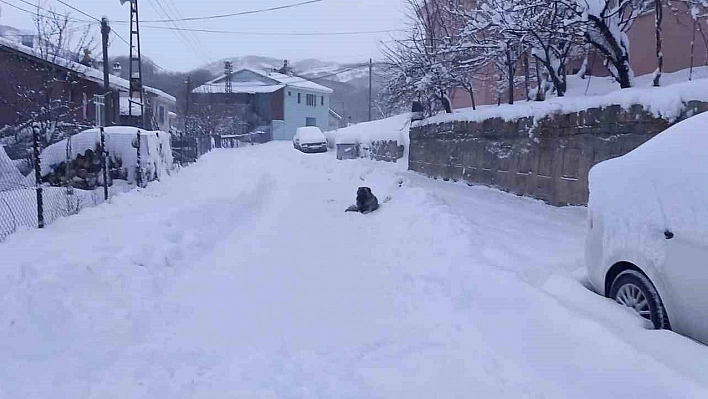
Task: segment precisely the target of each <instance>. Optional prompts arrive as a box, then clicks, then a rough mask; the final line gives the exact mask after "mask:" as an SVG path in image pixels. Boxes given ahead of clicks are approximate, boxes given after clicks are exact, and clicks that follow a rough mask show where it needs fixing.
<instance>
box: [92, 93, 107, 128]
mask: <svg viewBox="0 0 708 399" xmlns="http://www.w3.org/2000/svg"><path fill="white" fill-rule="evenodd" d="M105 100H106V98H105V96H99V95H98V94H96V95H95V96H93V103H94V104H95V105H96V126H106V124H105V121H104V120H103V116H104V115H103V107H105Z"/></svg>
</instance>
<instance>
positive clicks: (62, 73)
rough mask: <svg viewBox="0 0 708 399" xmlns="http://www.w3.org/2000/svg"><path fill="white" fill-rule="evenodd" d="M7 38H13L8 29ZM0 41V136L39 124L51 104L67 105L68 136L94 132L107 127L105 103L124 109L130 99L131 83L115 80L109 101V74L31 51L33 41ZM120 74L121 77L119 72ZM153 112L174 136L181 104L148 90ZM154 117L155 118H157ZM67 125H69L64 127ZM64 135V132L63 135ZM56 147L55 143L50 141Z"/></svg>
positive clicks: (115, 117)
mask: <svg viewBox="0 0 708 399" xmlns="http://www.w3.org/2000/svg"><path fill="white" fill-rule="evenodd" d="M4 32H8V30H7V29H5V30H4ZM22 37H23V36H22ZM22 43H23V41H22V40H16V39H13V38H12V37H0V69H1V70H2V71H3V79H0V130H2V129H3V128H4V127H8V126H9V127H18V126H21V125H22V124H23V123H26V122H28V121H30V120H32V119H36V115H35V116H33V115H32V113H35V114H36V111H37V110H36V109H35V108H38V107H40V106H41V104H43V103H46V102H47V101H48V100H51V101H52V103H58V102H59V103H61V104H63V108H64V110H63V111H62V112H63V113H64V114H65V115H64V116H63V117H62V118H63V119H62V120H64V121H65V120H70V121H71V123H70V124H69V126H64V130H65V131H62V132H58V133H60V134H59V135H62V134H73V133H76V132H78V131H80V130H83V129H85V128H88V127H93V126H97V125H100V124H102V123H103V119H104V111H103V106H104V102H105V101H109V103H114V104H116V105H117V104H119V103H120V98H123V97H126V98H127V96H128V91H129V87H130V83H129V82H128V81H127V80H125V79H122V78H120V77H119V76H116V75H115V74H110V75H109V87H110V89H111V91H112V93H111V95H110V96H109V97H108V98H107V100H105V99H103V98H102V95H103V94H104V91H105V90H104V82H103V71H101V70H99V69H97V68H93V67H91V66H87V65H82V64H79V63H77V62H74V61H72V60H69V59H66V58H63V57H60V56H58V55H54V54H46V52H43V51H40V50H39V49H37V48H35V47H31V46H29V44H32V43H30V41H29V40H26V41H25V44H28V45H25V44H22ZM114 72H115V71H114ZM144 89H145V93H146V98H147V100H148V101H147V104H148V107H147V108H148V109H147V111H146V113H147V114H148V115H150V116H151V119H154V120H155V121H156V123H154V124H153V125H151V129H160V130H163V129H164V130H168V129H169V126H170V122H171V121H170V117H169V113H170V112H174V111H175V108H176V99H175V98H174V97H173V96H171V95H169V94H167V93H164V92H162V91H160V90H157V89H154V88H150V87H147V86H145V87H144ZM120 111H121V110H120V107H118V106H115V107H113V113H112V116H111V119H112V122H113V124H120V123H123V122H125V120H121V115H122V114H121V112H120ZM152 115H155V117H154V118H152ZM64 125H66V124H64ZM58 130H59V129H58ZM49 141H51V140H49Z"/></svg>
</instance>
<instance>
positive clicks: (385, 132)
mask: <svg viewBox="0 0 708 399" xmlns="http://www.w3.org/2000/svg"><path fill="white" fill-rule="evenodd" d="M410 119H411V115H410V113H405V114H401V115H397V116H393V117H390V118H386V119H380V120H377V121H372V122H362V123H357V124H356V125H352V126H349V127H345V128H342V129H337V130H333V131H330V132H327V135H328V137H329V138H332V139H334V141H335V142H336V143H337V144H357V143H361V144H370V143H371V142H373V141H389V140H395V141H397V142H398V144H403V145H405V146H406V148H407V147H408V143H409V142H410V140H409V137H408V127H409V124H410Z"/></svg>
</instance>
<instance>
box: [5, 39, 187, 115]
mask: <svg viewBox="0 0 708 399" xmlns="http://www.w3.org/2000/svg"><path fill="white" fill-rule="evenodd" d="M0 47H6V48H9V49H11V50H14V51H16V52H19V53H23V54H26V55H29V56H32V57H34V58H37V59H40V60H43V61H45V62H50V63H51V61H49V60H46V59H45V58H44V57H43V56H42V54H41V53H40V52H39V51H37V50H36V49H34V48H32V47H27V46H24V45H22V44H21V43H18V42H15V41H12V40H9V39H7V38H3V37H0ZM57 61H58V62H60V63H61V64H57V65H59V66H61V67H63V68H66V69H69V70H71V71H74V72H76V73H78V74H80V75H81V76H83V77H84V78H85V79H87V80H90V81H93V82H97V83H103V71H100V70H98V69H96V68H91V67H88V66H86V65H82V64H79V63H76V62H73V61H70V60H67V59H63V58H61V59H57ZM53 63H55V64H56V62H53ZM108 80H109V82H110V85H111V87H112V88H118V89H119V90H120V89H123V90H125V91H128V90H130V82H128V81H127V80H125V79H123V78H121V77H120V76H115V75H112V74H109V75H108ZM143 88H144V89H145V91H146V92H148V93H151V94H154V95H156V96H158V97H162V98H164V99H166V100H168V101H172V102H177V99H176V98H175V97H174V96H171V95H169V94H167V93H165V92H164V91H162V90H158V89H155V88H152V87H149V86H143Z"/></svg>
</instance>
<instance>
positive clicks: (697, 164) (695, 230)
mask: <svg viewBox="0 0 708 399" xmlns="http://www.w3.org/2000/svg"><path fill="white" fill-rule="evenodd" d="M588 219H589V221H588V222H589V230H588V233H587V239H586V250H585V258H586V267H587V270H588V277H589V279H590V282H591V284H592V285H593V287H594V288H595V290H596V291H597V292H598V293H599V294H601V295H605V296H607V297H609V298H611V299H613V300H615V301H617V302H618V303H620V304H622V305H624V306H627V307H629V308H630V309H632V310H633V311H634V312H636V313H637V314H639V315H640V316H642V317H644V318H645V319H647V320H649V321H651V323H652V324H653V326H654V328H657V329H671V330H674V331H676V332H678V333H681V334H685V335H687V336H690V337H692V338H694V339H696V340H699V341H701V342H703V343H708V295H707V294H708V113H705V114H700V115H697V116H694V117H691V118H689V119H687V120H685V121H683V122H680V123H678V124H676V125H674V126H673V127H671V128H669V129H667V130H666V131H664V132H662V133H660V134H659V135H657V136H656V137H654V138H653V139H651V140H649V141H648V142H646V143H645V144H643V145H641V146H640V147H639V148H637V149H635V150H634V151H632V152H630V153H629V154H627V155H625V156H622V157H619V158H615V159H611V160H608V161H605V162H602V163H600V164H598V165H596V166H595V167H593V168H592V170H591V171H590V200H589V203H588Z"/></svg>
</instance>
